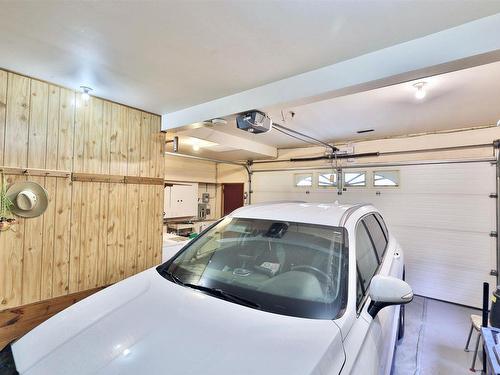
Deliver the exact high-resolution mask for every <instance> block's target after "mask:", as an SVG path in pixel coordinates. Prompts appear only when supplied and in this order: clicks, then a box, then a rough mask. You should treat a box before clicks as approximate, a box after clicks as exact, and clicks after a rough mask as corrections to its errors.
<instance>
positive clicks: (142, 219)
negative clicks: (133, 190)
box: [137, 185, 149, 272]
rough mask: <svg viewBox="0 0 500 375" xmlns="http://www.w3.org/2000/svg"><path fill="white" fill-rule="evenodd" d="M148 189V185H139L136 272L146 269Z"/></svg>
mask: <svg viewBox="0 0 500 375" xmlns="http://www.w3.org/2000/svg"><path fill="white" fill-rule="evenodd" d="M148 191H149V186H147V185H140V186H139V225H140V228H138V239H137V272H140V271H143V270H145V269H146V253H147V247H148V232H149V229H148V227H147V224H148V223H147V219H148V215H149V212H148Z"/></svg>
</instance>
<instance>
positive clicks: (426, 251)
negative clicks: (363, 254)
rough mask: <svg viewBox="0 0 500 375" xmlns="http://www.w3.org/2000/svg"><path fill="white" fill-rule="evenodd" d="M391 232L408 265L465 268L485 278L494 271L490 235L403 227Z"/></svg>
mask: <svg viewBox="0 0 500 375" xmlns="http://www.w3.org/2000/svg"><path fill="white" fill-rule="evenodd" d="M391 231H392V232H393V233H394V235H395V236H396V238H397V239H398V242H399V244H400V245H401V247H402V248H403V250H404V251H405V253H406V254H407V255H406V260H407V262H408V263H409V264H417V263H418V264H424V265H426V266H428V267H434V266H438V267H443V268H447V267H449V268H459V267H463V268H465V269H472V270H475V271H476V272H477V273H478V274H482V275H483V276H484V275H487V274H488V273H489V272H490V270H491V265H492V261H493V260H494V259H493V258H494V257H493V256H494V241H493V240H492V238H491V237H489V236H488V235H487V234H482V233H471V232H456V231H443V230H438V229H427V228H415V227H401V226H394V227H391ZM457 255H459V256H457Z"/></svg>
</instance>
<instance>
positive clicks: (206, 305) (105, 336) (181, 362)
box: [12, 269, 345, 375]
mask: <svg viewBox="0 0 500 375" xmlns="http://www.w3.org/2000/svg"><path fill="white" fill-rule="evenodd" d="M12 351H13V354H14V359H15V362H16V366H17V369H18V371H19V373H20V374H27V375H36V374H122V375H123V374H138V373H142V374H160V373H166V374H167V373H168V374H172V375H184V374H185V375H187V374H190V375H193V374H204V375H210V374H213V375H215V374H217V375H223V374H239V375H245V374H288V375H293V374H297V375H299V374H300V375H305V374H338V373H339V372H340V370H341V368H342V365H343V363H344V360H345V356H344V351H343V346H342V341H341V337H340V331H339V329H338V327H337V325H336V324H335V323H334V322H332V321H328V320H315V319H304V318H295V317H289V316H282V315H278V314H273V313H268V312H264V311H259V310H255V309H251V308H248V307H245V306H241V305H237V304H234V303H231V302H228V301H224V300H220V299H218V298H215V297H212V296H209V295H206V294H203V293H201V292H199V291H196V290H193V289H190V288H187V287H183V286H180V285H177V284H174V283H172V282H170V281H168V280H166V279H164V278H163V277H162V276H160V275H159V274H158V272H157V271H156V270H155V269H149V270H147V271H144V272H142V273H140V274H138V275H135V276H133V277H131V278H129V279H126V280H124V281H122V282H119V283H117V284H115V285H113V286H110V287H108V288H106V289H104V290H103V291H101V292H99V293H96V294H94V295H92V296H91V297H89V298H86V299H84V300H82V301H80V302H78V303H76V304H75V305H72V306H71V307H69V308H67V309H66V310H64V311H62V312H61V313H59V314H57V315H55V316H54V317H52V318H51V319H49V320H47V321H45V322H44V323H42V324H41V325H39V326H38V327H36V328H35V329H34V330H32V331H31V332H29V333H28V334H26V335H25V336H23V337H22V338H21V339H19V340H18V341H17V342H15V343H14V344H13V345H12Z"/></svg>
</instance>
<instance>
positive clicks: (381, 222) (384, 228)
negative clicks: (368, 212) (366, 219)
mask: <svg viewBox="0 0 500 375" xmlns="http://www.w3.org/2000/svg"><path fill="white" fill-rule="evenodd" d="M375 217H376V218H377V221H378V223H379V224H380V226H381V227H382V230H383V231H384V234H385V238H387V241H389V231H388V230H387V225H385V221H384V219H382V216H380V215H379V214H375Z"/></svg>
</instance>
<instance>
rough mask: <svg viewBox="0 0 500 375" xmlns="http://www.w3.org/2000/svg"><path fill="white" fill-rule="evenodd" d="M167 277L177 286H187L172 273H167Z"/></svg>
mask: <svg viewBox="0 0 500 375" xmlns="http://www.w3.org/2000/svg"><path fill="white" fill-rule="evenodd" d="M165 275H167V276H168V277H169V278H170V279H172V280H173V281H174V282H175V283H176V284H179V285H185V284H184V283H183V282H182V280H181V279H179V277H178V276H176V275H174V274H173V273H172V272H170V271H165Z"/></svg>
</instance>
